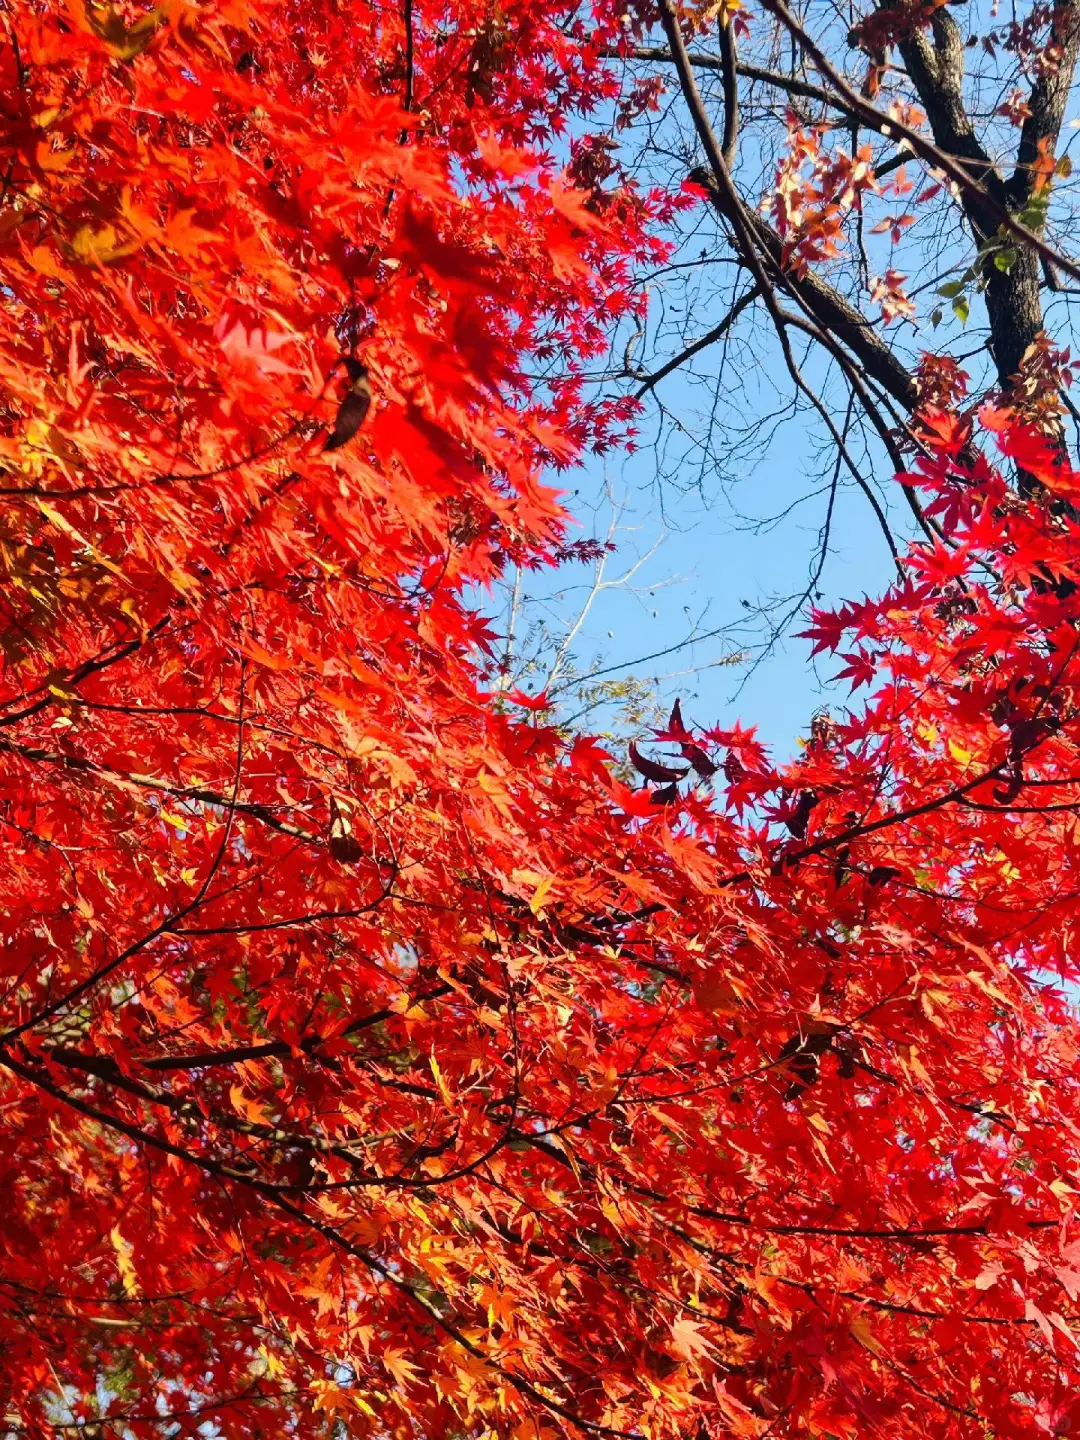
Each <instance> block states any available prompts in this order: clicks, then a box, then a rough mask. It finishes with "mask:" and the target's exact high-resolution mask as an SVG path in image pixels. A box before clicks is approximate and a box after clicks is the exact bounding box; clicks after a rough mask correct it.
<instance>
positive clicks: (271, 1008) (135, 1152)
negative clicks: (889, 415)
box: [0, 0, 1080, 1440]
mask: <svg viewBox="0 0 1080 1440" xmlns="http://www.w3.org/2000/svg"><path fill="white" fill-rule="evenodd" d="M619 24H620V17H619V16H618V15H615V14H608V13H607V12H603V13H600V14H599V15H598V16H597V25H598V27H599V29H598V31H592V30H590V31H589V34H588V35H586V34H585V33H584V30H583V28H582V24H581V22H580V20H579V19H578V18H575V17H574V16H573V15H572V14H571V13H570V12H569V10H567V11H563V10H560V9H559V8H558V7H552V6H548V5H541V4H522V5H520V6H517V7H515V8H514V9H513V11H511V10H510V9H509V7H507V8H505V9H504V8H502V7H499V6H492V5H490V4H484V5H472V4H469V3H461V4H455V5H454V6H452V7H445V9H444V11H442V12H439V21H438V23H437V24H436V23H434V22H433V21H432V20H431V19H430V18H429V17H423V16H420V15H418V14H415V13H414V11H413V9H412V7H406V9H405V10H404V12H403V13H402V14H400V15H396V14H393V13H391V12H389V11H385V10H379V11H376V10H375V9H374V7H369V6H367V5H365V4H361V3H354V4H349V5H347V6H346V5H343V4H338V3H337V0H305V3H303V4H296V3H293V0H263V3H260V4H259V5H258V6H250V7H249V6H248V5H246V4H245V3H243V0H207V3H205V4H202V5H192V4H175V5H174V4H170V5H168V6H165V7H163V8H161V9H159V10H153V11H151V10H146V9H145V8H142V7H138V6H116V5H103V4H98V3H96V0H86V3H85V4H84V3H83V0H73V3H71V4H70V5H67V4H60V3H54V0H27V3H25V4H22V5H20V6H17V7H10V8H9V10H8V12H7V14H6V16H5V25H6V26H7V31H8V36H9V39H10V40H11V42H12V43H11V44H10V45H9V46H8V48H7V49H6V50H5V52H4V59H3V63H4V65H5V66H6V67H7V69H6V74H5V81H4V94H5V102H6V108H5V113H4V137H3V138H4V144H3V158H2V166H3V170H2V174H3V179H2V181H0V187H2V196H3V205H2V208H0V247H2V251H3V261H4V273H5V280H4V285H3V287H2V289H0V324H2V327H3V342H4V343H3V345H2V346H0V383H2V386H3V396H2V402H0V468H2V472H3V475H2V484H0V563H2V565H3V572H4V578H5V586H4V598H3V604H4V609H5V615H4V621H5V623H4V626H3V629H2V633H0V648H2V656H3V688H2V691H0V824H2V827H3V831H4V835H5V842H6V848H5V866H4V868H3V871H2V873H0V916H2V918H0V938H2V944H0V1194H2V1195H3V1197H4V1212H3V1225H2V1226H0V1361H2V1363H0V1403H2V1407H3V1408H2V1412H0V1413H3V1415H4V1417H5V1420H4V1424H5V1426H6V1427H8V1428H9V1429H10V1431H11V1433H13V1434H19V1433H27V1434H32V1435H39V1434H40V1435H45V1434H48V1435H54V1434H67V1433H70V1432H73V1431H79V1430H86V1431H95V1432H97V1433H99V1434H106V1433H108V1434H111V1435H116V1436H122V1437H128V1436H157V1435H160V1436H163V1437H164V1436H169V1437H172V1436H176V1435H187V1434H194V1433H198V1434H202V1435H206V1434H221V1435H229V1436H237V1437H241V1436H255V1435H259V1436H263V1437H269V1436H281V1437H285V1436H301V1437H307V1436H318V1435H323V1434H332V1435H335V1436H338V1435H342V1434H344V1433H346V1432H347V1433H350V1434H358V1435H360V1436H364V1437H368V1436H371V1437H382V1436H394V1437H401V1440H405V1437H408V1436H426V1437H436V1436H446V1437H450V1436H463V1435H469V1436H476V1437H480V1436H491V1435H498V1436H501V1437H512V1440H526V1437H529V1440H533V1437H541V1440H548V1437H555V1436H559V1435H576V1434H582V1433H585V1434H602V1435H620V1436H633V1437H637V1436H649V1437H653V1440H666V1437H670V1440H675V1437H676V1436H678V1437H684V1436H686V1435H687V1434H691V1433H693V1434H696V1435H702V1436H711V1437H716V1440H721V1437H728V1436H736V1435H738V1436H761V1437H765V1436H767V1435H784V1434H786V1435H792V1436H794V1435H806V1434H810V1435H832V1436H845V1437H846V1436H855V1435H860V1436H864V1435H881V1436H886V1435H887V1436H889V1437H899V1436H908V1437H913V1440H914V1437H928V1436H930V1435H933V1436H935V1437H940V1436H946V1437H961V1436H962V1437H969V1436H970V1437H974V1436H980V1437H981V1436H983V1435H985V1434H987V1433H997V1434H1003V1435H1009V1436H1018V1437H1022V1436H1029V1435H1030V1436H1032V1437H1034V1436H1038V1435H1045V1434H1051V1435H1053V1434H1065V1433H1068V1432H1069V1430H1070V1428H1074V1427H1075V1425H1076V1423H1077V1422H1080V1405H1078V1402H1077V1399H1076V1396H1077V1394H1078V1393H1080V1391H1078V1387H1077V1382H1078V1380H1080V1374H1078V1371H1080V1365H1078V1363H1077V1359H1076V1349H1075V1341H1074V1338H1073V1336H1074V1329H1075V1327H1076V1324H1077V1315H1076V1309H1075V1306H1076V1302H1077V1298H1078V1295H1080V1226H1078V1225H1077V1223H1076V1220H1075V1217H1074V1197H1075V1194H1076V1188H1077V1184H1078V1183H1080V1182H1078V1181H1077V1173H1078V1169H1080V1165H1078V1161H1080V1144H1078V1137H1080V1087H1078V1085H1077V1081H1076V1063H1077V1054H1078V1043H1080V1032H1078V1030H1077V1026H1076V1023H1075V1020H1074V1017H1073V1014H1072V1011H1071V1010H1070V1008H1069V1006H1068V1004H1067V1002H1066V998H1065V994H1064V992H1063V989H1062V986H1063V984H1064V983H1065V982H1072V981H1075V979H1076V976H1077V966H1076V961H1075V958H1074V944H1073V935H1074V931H1075V925H1076V917H1077V896H1078V895H1080V885H1078V881H1077V871H1078V861H1080V850H1078V845H1080V840H1078V835H1077V829H1076V820H1075V816H1076V808H1077V804H1078V803H1080V795H1078V791H1077V786H1078V785H1080V710H1078V708H1077V701H1076V695H1077V693H1078V692H1080V654H1078V652H1080V643H1078V641H1077V635H1078V630H1077V626H1078V624H1080V573H1078V562H1077V558H1076V557H1077V555H1078V554H1080V550H1078V547H1077V538H1078V537H1077V526H1076V523H1075V521H1073V520H1072V519H1071V518H1070V517H1071V510H1070V509H1069V506H1071V505H1072V504H1073V503H1074V501H1075V496H1076V491H1077V484H1078V480H1080V477H1078V476H1076V475H1075V474H1074V473H1073V472H1072V471H1071V470H1069V469H1068V467H1067V465H1065V464H1064V462H1063V461H1062V459H1061V456H1060V453H1059V452H1058V451H1057V450H1054V449H1053V448H1052V447H1049V446H1048V445H1047V443H1046V440H1045V437H1044V436H1043V435H1042V434H1041V433H1040V432H1039V431H1038V430H1037V429H1035V428H1034V427H1033V426H1032V425H1031V424H1029V423H1027V422H1026V420H1025V418H1024V417H1023V416H1017V415H1015V414H1013V413H1011V412H1006V411H1001V410H998V411H993V410H988V411H985V412H984V413H983V417H982V423H983V432H982V433H983V436H984V438H986V437H990V436H992V437H995V439H996V442H997V443H999V444H1000V446H1001V448H1002V451H1003V453H1004V455H1005V456H1006V457H1007V458H1008V459H1009V460H1011V461H1013V462H1015V463H1016V464H1017V465H1019V466H1022V467H1023V470H1024V472H1025V474H1027V475H1029V476H1031V477H1033V480H1034V481H1035V482H1037V485H1038V487H1041V488H1039V489H1038V491H1037V493H1036V492H1035V491H1033V493H1032V496H1031V498H1029V499H1021V498H1019V497H1018V496H1017V494H1016V493H1015V492H1014V491H1013V490H1011V489H1010V488H1009V485H1008V484H1007V483H1006V480H1005V479H1004V478H1003V476H1002V474H1001V473H1000V471H999V470H998V469H996V468H995V467H994V466H993V465H992V464H991V463H990V462H989V460H987V459H986V458H985V456H984V455H983V454H982V453H981V452H979V451H978V450H977V448H975V447H973V445H972V425H971V423H970V420H969V419H967V418H963V417H958V416H956V415H955V414H954V413H952V411H950V410H949V409H948V408H945V409H934V408H931V406H930V404H929V399H930V398H931V397H933V398H935V399H939V400H940V399H943V398H946V397H948V396H953V397H955V396H956V395H958V394H959V393H961V385H960V381H959V378H958V377H957V376H946V375H943V374H940V373H937V374H933V373H931V372H930V370H929V369H928V372H927V377H926V386H927V397H928V403H927V407H926V409H925V413H924V414H923V416H922V418H921V421H920V425H921V435H922V439H923V459H922V460H921V461H920V465H919V468H918V469H917V471H914V472H913V473H912V474H911V475H909V476H906V477H903V478H904V483H907V484H910V485H914V486H918V487H920V488H921V489H922V490H923V492H924V494H925V497H926V503H927V514H928V515H929V516H930V518H931V519H932V520H934V521H936V522H937V523H938V524H939V525H940V526H941V528H942V531H943V533H944V534H945V535H946V536H947V537H948V538H947V540H943V541H942V542H941V543H940V544H939V545H938V546H935V547H929V546H921V547H915V548H914V549H913V550H912V551H911V553H910V555H909V556H908V557H907V558H906V560H905V567H904V579H903V581H901V582H898V583H897V585H895V586H894V587H893V589H892V590H890V591H889V592H888V593H887V594H886V595H885V596H883V597H881V598H879V599H874V600H869V599H868V600H866V601H864V602H859V603H854V604H851V605H848V606H845V607H843V608H842V609H841V610H840V611H839V612H837V613H835V614H822V615H818V616H816V617H815V620H814V628H813V639H814V641H815V643H816V646H817V648H818V649H819V650H820V651H822V652H832V651H840V647H841V646H843V647H844V649H843V650H842V651H841V652H840V653H842V654H843V657H844V659H845V660H846V661H847V666H848V670H847V673H848V675H849V676H850V678H851V679H852V680H853V681H854V682H855V684H856V685H857V686H863V685H865V686H866V687H868V689H869V691H870V699H869V700H868V701H867V702H866V703H865V705H864V706H863V707H862V708H861V709H859V710H856V711H853V712H852V714H851V715H849V716H847V717H845V718H843V719H835V720H832V719H827V718H825V717H820V718H819V720H818V722H817V723H816V724H815V726H814V727H813V729H812V732H811V735H810V738H809V740H808V742H807V745H806V747H805V750H804V752H803V754H802V756H801V757H800V759H799V760H798V761H797V762H796V763H794V764H789V765H781V766H778V765H776V764H775V763H774V762H773V761H772V760H771V758H770V757H769V755H768V754H767V752H766V751H765V749H764V748H763V747H762V746H761V745H760V744H759V743H758V741H757V740H756V739H755V737H754V735H753V732H752V731H747V730H745V729H742V728H728V729H724V730H717V729H712V730H710V729H708V728H702V727H699V726H695V725H693V724H692V723H691V721H690V720H688V719H687V718H685V717H684V716H683V714H682V712H681V709H680V708H677V709H676V711H675V713H674V714H673V715H672V718H671V720H670V722H669V724H668V727H667V729H666V730H665V731H663V732H661V734H660V735H659V736H658V737H656V741H657V743H658V744H659V745H661V746H668V747H672V750H673V753H668V752H662V753H661V754H660V756H656V755H652V754H650V755H646V754H645V752H643V751H642V750H641V749H640V747H636V748H635V752H634V755H635V760H634V763H635V765H636V767H637V769H638V771H639V772H640V773H641V774H642V775H643V776H644V777H645V778H646V780H648V781H649V782H650V783H649V784H647V785H645V786H644V787H643V788H640V789H637V788H632V787H631V786H630V785H627V784H625V783H623V782H622V781H621V780H620V779H619V778H618V773H617V768H616V767H615V766H614V765H613V763H612V757H611V756H610V755H609V754H608V753H607V752H606V751H605V750H604V749H603V748H602V747H601V746H600V745H599V744H598V743H597V742H596V741H594V740H591V739H589V738H588V737H578V738H577V739H574V740H572V741H570V742H567V741H566V740H565V739H564V738H563V737H562V736H561V735H560V733H559V732H558V731H557V730H556V729H555V728H554V727H553V726H551V725H548V724H546V723H545V720H544V716H545V708H544V706H545V704H546V702H542V701H537V700H534V701H532V702H530V703H528V704H526V703H524V697H518V698H519V699H520V700H521V701H522V703H521V704H518V705H515V704H513V703H512V702H513V699H514V697H512V696H511V697H510V701H509V702H508V701H507V700H506V698H505V697H503V699H502V700H500V699H499V697H497V696H494V695H492V694H490V693H489V692H488V691H487V689H486V688H485V685H484V681H483V676H484V670H483V660H484V656H485V653H486V651H487V649H488V647H489V646H490V644H491V640H492V636H491V633H490V631H489V629H488V627H487V626H486V624H485V622H484V620H483V617H482V616H481V615H480V614H479V613H478V612H477V611H476V610H475V609H473V608H472V607H471V606H470V605H469V604H468V603H466V598H465V597H466V595H467V594H468V593H472V590H473V589H474V588H475V587H477V586H482V585H483V584H484V583H486V582H488V581H490V580H491V579H492V578H494V577H495V576H496V575H497V574H498V573H499V572H500V569H501V567H502V566H503V565H504V564H505V561H506V558H507V557H508V556H513V557H515V558H517V557H520V558H521V559H522V560H524V561H526V562H528V563H532V564H541V563H546V562H547V561H557V560H558V559H559V558H560V557H565V556H566V555H567V554H568V548H567V544H566V540H565V533H564V530H565V525H564V516H563V514H562V512H561V510H560V508H559V505H558V503H557V499H556V496H555V495H554V493H553V492H552V491H551V490H550V489H549V488H548V487H546V486H545V485H544V484H543V483H542V481H541V479H540V476H541V473H542V469H543V467H544V465H546V464H551V463H563V464H566V463H570V462H572V460H573V459H574V457H575V456H576V454H577V453H578V449H579V446H580V445H581V444H582V443H584V442H586V441H597V442H598V443H603V442H604V440H605V437H609V436H610V424H611V415H609V414H608V413H606V412H604V411H603V410H602V408H601V409H598V408H597V407H596V406H594V405H593V404H592V403H591V402H589V401H587V400H586V399H584V398H583V394H584V392H583V390H582V387H581V381H580V375H581V371H582V368H583V366H584V362H585V360H586V359H587V358H588V356H589V355H591V354H593V353H594V352H595V350H596V348H597V347H598V346H599V345H601V344H602V343H603V338H604V336H605V334H606V333H607V327H608V326H609V324H610V321H611V319H612V318H613V317H617V316H618V315H620V314H623V313H625V312H626V310H627V309H628V308H630V307H631V306H632V305H633V304H634V301H633V300H632V298H631V296H630V294H629V293H628V281H629V278H630V276H631V274H632V272H633V267H634V265H635V264H636V263H637V262H638V261H639V260H641V259H642V258H645V257H648V256H650V255H653V254H655V253H656V242H655V241H654V240H653V239H651V238H650V235H649V233H648V227H649V224H650V221H651V218H652V217H653V216H654V215H655V214H658V213H663V203H662V202H660V201H659V200H656V199H655V197H650V196H648V195H640V194H638V193H636V192H635V191H634V190H633V188H632V187H631V186H629V185H628V184H624V183H623V182H622V180H621V179H620V178H619V176H618V174H617V172H616V171H614V170H612V171H608V170H606V169H604V168H603V167H600V169H597V168H596V167H595V166H594V167H593V168H592V170H591V172H590V173H589V174H588V175H586V174H585V173H584V172H583V171H582V168H581V165H580V163H578V167H577V175H576V178H577V179H578V180H579V181H582V182H586V183H587V188H585V189H580V188H578V186H577V185H576V184H574V183H573V179H574V178H575V177H574V176H573V175H570V176H567V175H566V174H564V173H561V172H559V171H558V169H557V167H556V166H555V164H554V163H553V162H552V161H551V159H550V157H549V156H548V155H547V153H546V151H545V147H546V146H549V145H550V144H553V143H554V141H555V140H556V139H557V138H558V137H559V136H560V135H562V134H563V133H564V131H565V128H566V124H567V120H566V117H567V115H568V114H569V112H570V110H571V108H572V107H573V106H575V105H576V106H577V107H578V108H579V109H583V110H588V109H589V107H590V106H593V105H595V104H597V103H599V101H600V100H601V99H604V98H608V99H611V98H613V97H614V96H615V95H616V93H617V87H616V86H615V81H614V80H613V79H612V77H611V75H610V73H609V71H608V70H606V69H605V68H604V67H603V66H602V65H601V64H600V63H599V60H598V56H599V53H600V49H601V46H602V45H603V44H606V43H607V42H608V41H609V40H610V38H611V36H612V35H613V34H616V33H617V32H618V26H619ZM590 37H591V38H590ZM16 42H17V43H16ZM579 158H580V157H579ZM845 183H846V182H845ZM601 184H603V185H605V186H608V187H612V188H609V189H607V190H605V192H604V193H605V195H606V196H608V199H606V200H605V201H604V203H600V202H599V201H598V196H597V189H596V187H597V186H599V185H601ZM613 190H614V191H617V194H615V197H614V198H611V197H612V193H613ZM538 361H539V362H542V363H545V364H546V363H549V362H552V363H554V362H555V361H559V362H560V363H562V364H564V365H565V367H566V369H567V371H568V373H569V377H570V378H569V380H568V381H567V383H566V384H565V385H562V386H559V385H555V386H553V387H551V388H550V389H547V390H544V391H541V390H539V389H534V388H533V387H532V386H531V385H530V383H529V381H528V379H527V371H528V367H529V366H530V365H531V364H533V363H536V362H538ZM347 407H351V408H347ZM622 418H624V414H623V412H622V411H617V412H616V419H619V420H621V419H622ZM328 442H329V443H328ZM1048 497H1056V498H1057V499H1059V500H1061V501H1065V502H1067V504H1066V505H1065V506H1064V507H1063V506H1062V505H1060V504H1059V505H1054V504H1052V503H1047V500H1048ZM650 767H651V769H650ZM656 784H661V785H662V790H663V792H664V793H663V794H662V795H661V796H660V800H659V803H658V802H657V794H656V791H655V790H654V789H653V788H652V786H654V785H656Z"/></svg>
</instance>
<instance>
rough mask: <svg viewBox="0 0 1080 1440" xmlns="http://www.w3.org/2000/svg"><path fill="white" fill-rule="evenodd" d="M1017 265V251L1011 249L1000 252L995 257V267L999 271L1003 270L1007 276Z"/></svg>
mask: <svg viewBox="0 0 1080 1440" xmlns="http://www.w3.org/2000/svg"><path fill="white" fill-rule="evenodd" d="M1015 264H1016V251H1015V250H1014V249H1012V248H1011V247H1009V248H1008V249H1005V250H999V251H998V252H997V254H996V255H995V256H994V265H995V266H996V267H997V269H998V270H1003V271H1004V272H1005V274H1006V275H1007V274H1008V273H1009V271H1010V270H1011V269H1012V267H1013V266H1014V265H1015Z"/></svg>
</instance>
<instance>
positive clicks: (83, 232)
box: [71, 225, 139, 265]
mask: <svg viewBox="0 0 1080 1440" xmlns="http://www.w3.org/2000/svg"><path fill="white" fill-rule="evenodd" d="M138 248H139V241H138V240H125V239H124V238H123V236H122V235H121V234H120V232H119V231H118V230H117V228H116V226H115V225H103V226H102V227H101V229H100V230H94V229H93V228H92V227H91V226H89V225H80V226H79V228H78V230H76V232H75V234H74V235H73V236H72V237H71V253H72V254H73V255H74V256H75V257H76V259H78V260H82V261H83V262H84V263H85V264H87V265H93V264H101V265H107V264H108V263H109V262H110V261H112V260H122V259H123V257H124V256H125V255H131V254H133V252H134V251H136V250H138Z"/></svg>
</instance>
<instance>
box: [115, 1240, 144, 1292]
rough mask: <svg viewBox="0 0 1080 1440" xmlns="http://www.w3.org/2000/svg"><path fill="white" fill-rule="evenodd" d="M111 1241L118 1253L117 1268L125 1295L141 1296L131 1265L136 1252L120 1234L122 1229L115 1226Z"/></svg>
mask: <svg viewBox="0 0 1080 1440" xmlns="http://www.w3.org/2000/svg"><path fill="white" fill-rule="evenodd" d="M109 1239H110V1240H111V1241H112V1247H113V1249H114V1250H115V1251H116V1266H117V1269H118V1270H119V1271H120V1280H121V1282H122V1284H123V1286H124V1294H125V1295H133V1296H134V1295H138V1294H139V1281H138V1277H137V1275H136V1274H135V1266H134V1265H133V1264H132V1263H131V1256H132V1252H133V1250H134V1246H133V1245H132V1243H131V1241H130V1240H126V1239H125V1238H124V1236H123V1235H121V1233H120V1227H119V1226H118V1225H114V1226H113V1228H112V1230H110V1232H109Z"/></svg>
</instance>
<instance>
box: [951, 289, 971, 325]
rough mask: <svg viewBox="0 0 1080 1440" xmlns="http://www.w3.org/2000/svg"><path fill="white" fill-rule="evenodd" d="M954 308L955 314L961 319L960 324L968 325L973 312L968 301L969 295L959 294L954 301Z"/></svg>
mask: <svg viewBox="0 0 1080 1440" xmlns="http://www.w3.org/2000/svg"><path fill="white" fill-rule="evenodd" d="M952 308H953V314H954V315H955V316H956V318H957V319H958V320H959V321H960V324H961V325H966V324H967V322H968V316H969V315H970V314H971V306H970V305H969V304H968V302H967V296H966V295H957V297H956V299H955V300H954V301H953V302H952Z"/></svg>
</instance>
